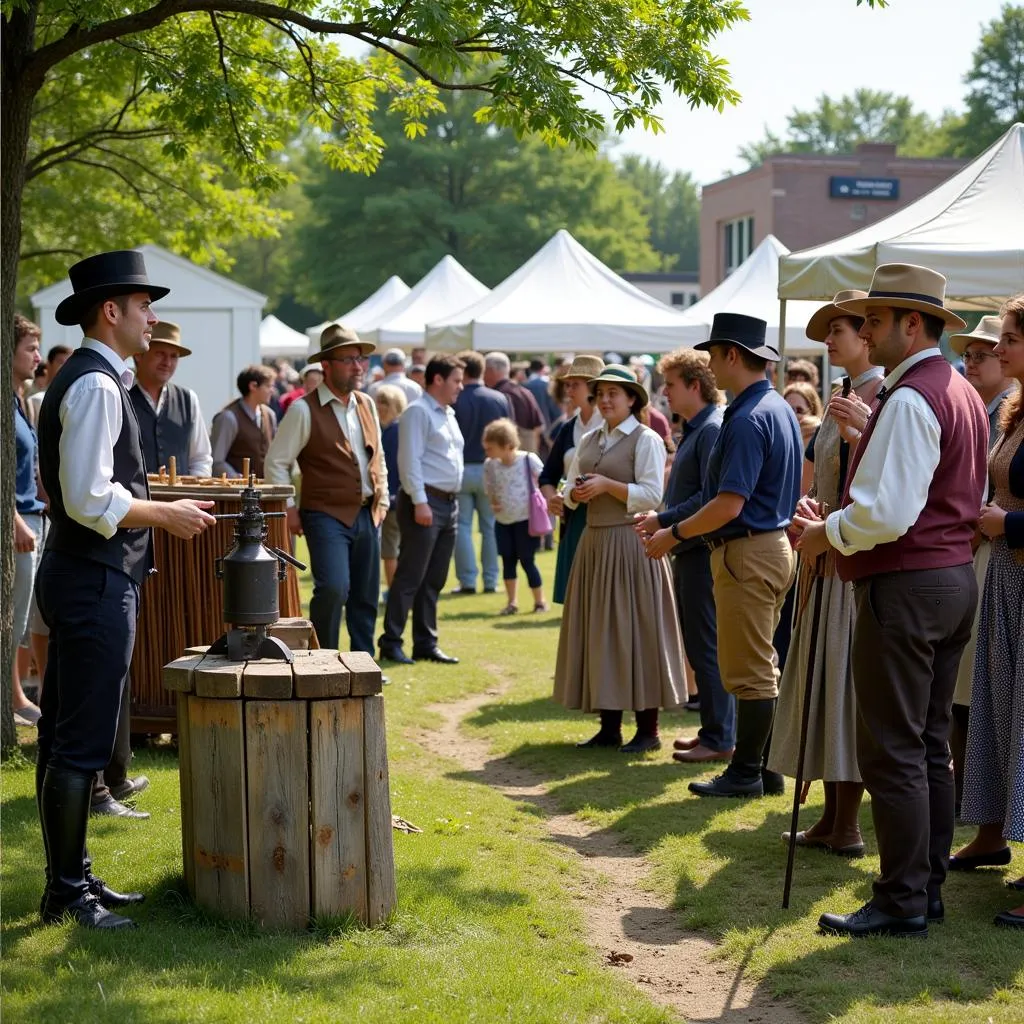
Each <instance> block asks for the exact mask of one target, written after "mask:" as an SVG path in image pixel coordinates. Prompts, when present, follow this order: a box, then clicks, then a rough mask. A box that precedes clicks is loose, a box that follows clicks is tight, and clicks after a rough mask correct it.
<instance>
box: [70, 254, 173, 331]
mask: <svg viewBox="0 0 1024 1024" xmlns="http://www.w3.org/2000/svg"><path fill="white" fill-rule="evenodd" d="M68 277H69V278H71V287H72V288H74V293H73V294H71V295H69V296H68V297H67V298H66V299H64V301H63V302H61V303H60V305H59V306H57V310H56V312H55V313H54V314H53V316H54V319H55V320H56V321H57V323H59V324H63V325H64V326H65V327H71V326H73V325H75V324H80V323H81V322H82V317H83V316H85V314H86V313H87V312H88V311H89V309H90V308H91V307H93V306H95V305H96V303H97V302H103V301H104V300H105V299H112V298H115V297H116V296H118V295H131V294H132V293H133V292H146V293H147V294H148V295H149V299H150V301H151V302H156V300H157V299H162V298H163V297H164V296H165V295H167V294H168V292H170V290H171V289H170V288H162V287H158V286H157V285H153V284H150V283H149V278H148V277H147V276H146V261H145V260H144V259H143V257H142V253H141V252H136V251H135V250H134V249H115V250H114V251H112V252H101V253H97V254H96V255H95V256H89V257H88V258H87V259H84V260H80V261H79V262H78V263H76V264H74V266H72V267H70V268H69V269H68Z"/></svg>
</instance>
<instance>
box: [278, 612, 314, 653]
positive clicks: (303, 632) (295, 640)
mask: <svg viewBox="0 0 1024 1024" xmlns="http://www.w3.org/2000/svg"><path fill="white" fill-rule="evenodd" d="M267 632H268V633H269V634H270V635H271V636H276V637H278V638H279V639H280V640H283V641H284V642H285V643H286V644H287V645H288V647H289V648H290V649H291V650H293V651H308V650H309V639H310V636H311V635H312V633H313V623H312V622H310V621H309V619H296V618H288V619H278V620H277V622H275V623H274V624H273V625H272V626H271V627H270V628H269V629H268V630H267Z"/></svg>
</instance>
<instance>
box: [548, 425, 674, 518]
mask: <svg viewBox="0 0 1024 1024" xmlns="http://www.w3.org/2000/svg"><path fill="white" fill-rule="evenodd" d="M595 415H596V413H595ZM591 422H593V420H591ZM634 430H642V431H643V433H642V434H641V435H640V437H639V438H637V442H636V457H635V459H634V462H633V471H634V472H633V475H634V476H635V477H636V480H635V482H633V483H631V484H626V491H627V498H626V512H627V513H629V514H631V515H634V514H636V513H637V512H650V511H652V510H653V509H656V508H657V507H658V506H659V505H660V504H661V498H662V495H663V494H664V492H665V442H664V441H662V439H661V438H660V437H658V435H657V434H656V433H655V432H654V431H653V430H650V429H649V428H647V427H645V426H643V424H641V422H640V421H639V420H638V419H637V418H636V417H635V416H632V415H630V416H627V417H626V418H625V419H624V420H623V421H622V422H621V423H620V424H619V425H618V426H617V427H612V428H611V429H609V427H608V424H607V423H604V422H602V423H601V426H600V427H598V428H597V431H596V432H597V434H598V438H597V443H598V445H600V447H601V449H602V451H607V450H608V449H609V448H614V447H615V445H617V444H618V443H619V442H620V441H621V440H623V439H624V438H627V437H629V435H630V434H632V433H633V431H634ZM590 433H592V431H587V434H588V435H589V434H590ZM596 472H597V473H598V475H600V467H598V469H597V471H596ZM579 475H580V453H579V449H578V448H577V449H576V453H575V454H574V455H573V457H572V463H571V464H570V465H569V472H568V473H566V475H565V488H564V493H563V497H564V498H565V504H566V506H567V507H568V508H576V507H577V506H578V504H579V503H578V502H575V501H573V500H572V489H573V487H575V486H576V477H578V476H579Z"/></svg>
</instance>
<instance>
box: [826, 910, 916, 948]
mask: <svg viewBox="0 0 1024 1024" xmlns="http://www.w3.org/2000/svg"><path fill="white" fill-rule="evenodd" d="M818 929H819V930H820V931H822V932H824V933H825V934H826V935H842V936H845V937H847V938H851V939H863V938H866V937H867V936H869V935H888V936H892V937H893V938H907V939H926V938H928V919H927V918H926V917H925V916H924V914H921V915H920V916H918V917H893V916H892V915H891V914H883V913H882V911H881V910H879V909H878V908H877V907H876V906H875V905H874V904H873V903H865V904H864V906H863V907H861V908H860V910H855V911H854V912H853V913H852V914H822V915H821V917H819V918H818Z"/></svg>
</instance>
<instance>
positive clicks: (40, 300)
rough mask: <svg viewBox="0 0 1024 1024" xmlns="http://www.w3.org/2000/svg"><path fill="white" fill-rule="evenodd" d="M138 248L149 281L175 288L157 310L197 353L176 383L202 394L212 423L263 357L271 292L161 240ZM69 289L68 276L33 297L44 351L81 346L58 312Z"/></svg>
mask: <svg viewBox="0 0 1024 1024" xmlns="http://www.w3.org/2000/svg"><path fill="white" fill-rule="evenodd" d="M139 252H141V253H142V254H143V255H144V256H145V258H146V273H147V274H148V276H149V279H150V281H152V282H153V284H159V285H164V286H165V287H167V288H170V289H171V293H170V294H169V295H167V296H166V297H165V298H163V299H161V300H160V301H159V302H157V303H155V304H154V305H153V312H154V313H156V315H157V316H158V317H160V318H161V319H163V320H170V321H172V322H173V323H176V324H180V325H181V340H182V343H183V344H185V345H187V346H188V347H189V348H190V349H192V355H190V356H187V357H186V358H184V359H182V360H181V362H180V363H179V364H178V371H177V373H176V374H175V375H174V382H175V383H176V384H182V385H184V386H185V387H188V388H192V389H193V390H194V391H195V392H196V394H197V395H199V404H200V407H201V408H202V410H203V418H204V419H205V420H206V422H207V424H209V422H210V421H211V420H212V419H213V416H214V413H216V412H217V410H218V409H220V408H221V407H222V406H224V405H226V404H227V402H229V401H230V400H231V399H232V398H234V397H235V396H236V395H237V394H238V391H237V388H236V387H235V378H236V377H237V376H238V374H239V372H240V371H241V370H242V369H243V368H244V367H246V366H249V365H251V364H253V363H259V362H261V359H260V320H261V318H262V315H263V306H264V303H265V302H266V301H267V297H266V296H265V295H260V293H259V292H254V291H252V290H251V289H250V288H245V287H244V286H242V285H240V284H236V283H235V282H234V281H232V280H230V279H229V278H227V277H224V276H223V275H221V274H217V273H215V272H214V271H212V270H207V269H206V268H205V267H199V266H196V265H195V264H194V263H192V262H191V261H189V260H187V259H184V258H183V257H181V256H175V255H174V253H171V252H168V251H167V250H166V249H162V248H160V246H158V245H140V246H139ZM70 294H71V282H70V281H69V280H68V279H67V278H66V277H65V278H64V279H63V280H62V281H58V282H57V283H56V284H52V285H50V286H49V287H48V288H44V289H42V291H38V292H36V293H35V295H33V296H32V305H33V306H34V307H35V309H36V319H37V322H38V323H39V325H40V327H42V329H43V344H42V348H43V351H44V352H45V351H46V349H47V348H49V347H50V346H51V345H59V344H64V345H70V346H71V347H72V348H77V346H78V344H79V343H80V342H81V340H82V332H81V331H80V330H79V329H78V328H77V327H63V326H62V325H61V324H58V323H57V321H56V320H55V319H54V316H53V314H54V312H55V311H56V309H57V305H58V303H59V302H60V301H61V300H62V299H63V298H65V297H66V296H68V295H70Z"/></svg>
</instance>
